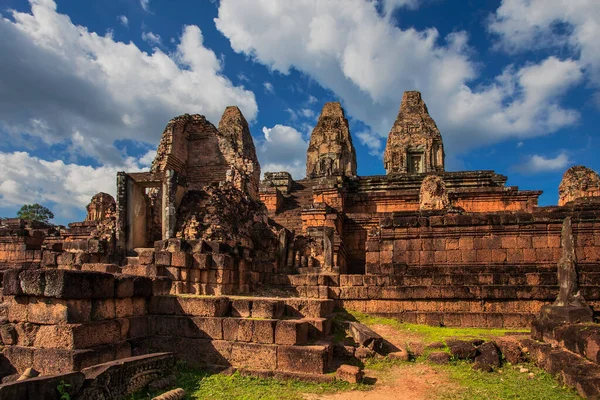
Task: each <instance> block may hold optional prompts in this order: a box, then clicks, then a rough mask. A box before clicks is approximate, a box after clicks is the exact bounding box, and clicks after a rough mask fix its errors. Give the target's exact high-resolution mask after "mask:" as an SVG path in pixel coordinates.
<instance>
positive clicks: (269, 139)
mask: <svg viewBox="0 0 600 400" xmlns="http://www.w3.org/2000/svg"><path fill="white" fill-rule="evenodd" d="M262 132H263V137H262V138H261V139H260V140H259V141H258V143H257V150H258V158H259V159H260V164H261V171H262V172H263V173H265V172H279V171H287V172H289V173H290V174H292V177H293V178H294V179H302V178H304V177H305V176H306V150H307V149H308V142H307V141H306V140H304V138H303V137H302V134H301V133H300V132H298V131H297V130H296V129H294V128H292V127H291V126H286V125H279V124H278V125H275V126H274V127H272V128H267V127H263V129H262Z"/></svg>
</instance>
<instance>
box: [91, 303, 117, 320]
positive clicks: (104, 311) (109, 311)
mask: <svg viewBox="0 0 600 400" xmlns="http://www.w3.org/2000/svg"><path fill="white" fill-rule="evenodd" d="M118 300H120V299H118ZM91 302H92V312H91V315H90V318H91V319H92V320H93V321H99V320H103V319H114V318H115V317H116V312H115V299H92V300H91Z"/></svg>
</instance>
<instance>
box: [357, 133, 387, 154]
mask: <svg viewBox="0 0 600 400" xmlns="http://www.w3.org/2000/svg"><path fill="white" fill-rule="evenodd" d="M356 136H358V140H360V142H361V143H362V144H363V145H364V146H366V147H367V149H369V154H370V155H372V156H377V157H383V149H382V142H381V137H379V136H378V135H377V134H374V133H372V132H368V131H363V132H358V133H357V134H356Z"/></svg>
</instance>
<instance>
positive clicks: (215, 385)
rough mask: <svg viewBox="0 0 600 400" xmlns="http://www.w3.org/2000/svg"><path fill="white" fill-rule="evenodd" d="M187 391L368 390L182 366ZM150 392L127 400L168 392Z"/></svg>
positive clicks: (291, 393) (286, 395)
mask: <svg viewBox="0 0 600 400" xmlns="http://www.w3.org/2000/svg"><path fill="white" fill-rule="evenodd" d="M175 387H181V388H183V389H184V390H185V392H186V399H211V400H246V399H248V400H250V399H260V400H276V399H290V400H301V399H303V396H302V394H303V393H311V394H327V393H335V392H339V391H348V390H369V389H370V387H369V386H368V385H364V384H356V385H353V384H350V383H347V382H339V381H335V382H330V383H310V382H302V381H297V380H278V379H274V378H257V377H253V376H245V375H242V374H240V373H237V372H236V373H234V374H232V375H225V374H212V373H210V372H207V371H203V370H197V369H191V368H186V367H185V366H180V367H179V373H178V376H177V383H176V384H175ZM166 391H167V390H163V391H160V392H153V393H149V392H148V391H144V392H139V393H136V394H134V395H132V396H130V397H128V398H127V400H148V399H151V398H152V397H154V396H158V395H159V394H161V393H164V392H166Z"/></svg>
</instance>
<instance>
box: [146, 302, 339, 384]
mask: <svg viewBox="0 0 600 400" xmlns="http://www.w3.org/2000/svg"><path fill="white" fill-rule="evenodd" d="M333 307H334V302H333V300H315V299H298V298H287V299H278V298H261V297H222V296H221V297H201V296H156V297H154V298H152V299H151V301H150V303H149V310H148V312H149V315H148V326H149V334H150V337H149V338H148V339H147V340H146V341H142V342H139V343H138V345H139V347H138V351H139V352H141V353H144V352H147V351H149V349H152V350H153V351H161V349H165V350H168V351H173V352H175V353H176V355H177V357H178V359H180V360H184V361H186V362H188V363H190V364H194V365H203V366H208V367H219V366H220V367H228V366H232V367H234V368H239V369H245V370H250V371H279V372H288V373H300V374H311V375H321V374H324V373H327V372H329V371H330V369H331V367H332V357H333V346H332V344H331V343H330V342H329V341H328V340H327V337H328V336H329V334H330V329H331V323H332V319H331V316H332V313H333Z"/></svg>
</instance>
